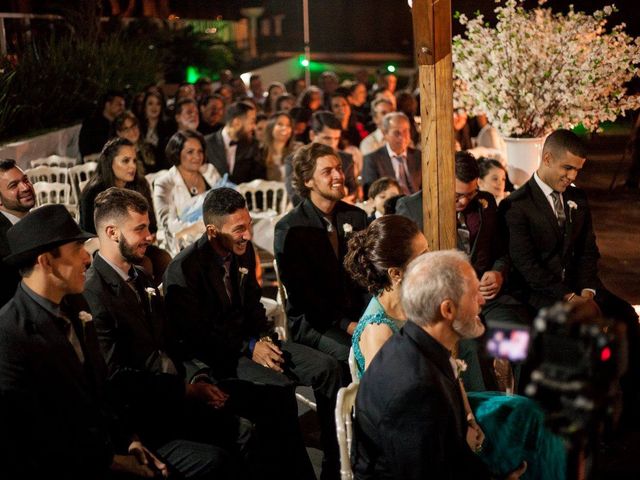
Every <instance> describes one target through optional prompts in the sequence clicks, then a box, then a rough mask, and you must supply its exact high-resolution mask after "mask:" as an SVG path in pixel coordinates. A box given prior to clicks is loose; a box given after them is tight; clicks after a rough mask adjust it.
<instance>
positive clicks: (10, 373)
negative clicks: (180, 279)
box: [0, 205, 167, 479]
mask: <svg viewBox="0 0 640 480" xmlns="http://www.w3.org/2000/svg"><path fill="white" fill-rule="evenodd" d="M91 237H92V235H91V234H88V233H86V232H83V231H82V230H80V228H79V227H78V225H77V224H76V223H75V222H74V220H73V218H71V215H70V214H69V212H68V211H67V210H66V208H65V207H64V206H62V205H46V206H43V207H41V208H38V209H36V210H35V211H33V212H31V213H29V214H28V215H26V216H25V217H24V218H23V219H22V220H21V221H20V222H18V223H17V224H16V225H14V226H13V227H12V228H10V229H9V231H8V232H7V239H8V244H9V248H10V251H11V255H9V256H8V257H6V258H5V261H6V262H7V263H8V264H10V265H13V266H15V267H17V268H18V270H19V271H20V274H21V276H22V281H21V283H20V284H19V286H18V288H17V290H16V293H15V295H14V297H13V298H12V299H11V300H10V301H9V303H7V305H5V307H4V308H3V309H2V310H0V424H1V425H2V428H1V429H0V477H1V478H50V477H53V478H56V477H57V478H65V479H81V478H83V479H84V478H104V477H106V476H107V475H108V474H109V472H112V471H121V472H128V473H132V474H136V475H140V476H146V477H150V476H153V475H154V474H156V473H161V474H163V475H165V476H166V474H167V467H166V465H165V464H164V463H162V462H161V461H160V460H158V459H157V458H156V457H155V456H153V455H152V454H151V453H150V452H149V451H148V450H147V449H146V448H145V447H144V446H143V445H142V444H141V443H140V442H139V441H137V440H135V439H134V437H131V436H130V435H126V434H125V433H124V432H123V429H122V428H121V427H120V424H119V423H118V422H117V421H115V417H114V416H113V415H112V414H111V413H110V408H109V407H108V406H107V404H106V403H105V401H104V393H105V392H104V386H105V382H104V380H105V378H106V368H105V364H104V360H103V359H102V357H101V355H100V351H99V349H98V344H97V339H96V334H95V330H94V328H93V325H92V321H91V316H90V315H89V314H88V313H87V312H86V311H78V308H77V307H75V306H74V305H72V303H73V302H72V301H71V297H69V296H70V295H73V294H79V293H81V292H82V291H83V289H84V278H85V270H86V269H87V267H88V266H89V264H90V257H89V254H88V253H87V251H86V250H85V249H84V242H85V241H86V240H87V239H89V238H91Z"/></svg>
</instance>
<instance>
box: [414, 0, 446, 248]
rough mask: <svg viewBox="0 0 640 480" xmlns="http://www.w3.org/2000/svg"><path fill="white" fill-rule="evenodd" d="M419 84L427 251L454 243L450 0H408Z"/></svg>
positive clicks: (423, 201)
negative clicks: (411, 4) (411, 16)
mask: <svg viewBox="0 0 640 480" xmlns="http://www.w3.org/2000/svg"><path fill="white" fill-rule="evenodd" d="M412 14H413V37H414V45H415V51H416V64H417V65H418V72H419V83H420V117H421V125H422V127H421V150H422V192H423V195H422V212H423V220H424V234H425V236H426V237H427V240H428V242H429V247H430V249H431V250H444V249H450V248H455V247H456V217H455V215H456V213H455V170H454V164H455V162H454V155H455V148H454V142H455V140H454V135H453V68H452V65H451V0H413V12H412Z"/></svg>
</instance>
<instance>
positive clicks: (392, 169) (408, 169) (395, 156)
mask: <svg viewBox="0 0 640 480" xmlns="http://www.w3.org/2000/svg"><path fill="white" fill-rule="evenodd" d="M382 133H383V134H384V139H385V145H384V146H383V147H381V148H379V149H378V150H376V151H375V152H371V153H370V154H368V155H366V156H365V157H364V165H363V169H362V183H363V185H364V194H365V196H366V195H367V192H368V191H369V186H370V185H371V184H372V183H373V182H374V181H376V180H377V179H378V178H380V177H391V178H395V179H396V180H397V181H398V183H399V184H400V189H401V193H402V194H403V195H411V194H412V193H415V192H417V191H418V190H420V189H421V188H422V158H421V156H420V150H416V149H415V148H411V147H410V146H409V144H410V143H411V125H410V123H409V119H408V118H407V116H406V115H405V114H404V113H402V112H392V113H388V114H387V115H385V116H384V118H383V119H382Z"/></svg>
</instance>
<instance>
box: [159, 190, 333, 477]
mask: <svg viewBox="0 0 640 480" xmlns="http://www.w3.org/2000/svg"><path fill="white" fill-rule="evenodd" d="M203 220H204V223H205V225H206V232H205V233H204V234H203V236H202V237H201V238H200V239H199V240H197V241H196V242H195V243H194V244H192V245H190V246H189V247H187V248H185V249H184V250H183V251H182V252H180V253H179V254H178V255H177V256H176V257H175V258H174V260H173V262H171V264H170V265H169V267H168V269H167V272H166V274H165V281H164V288H165V290H166V292H167V293H166V304H167V309H168V312H169V320H170V325H171V327H172V330H173V331H174V332H175V335H176V338H177V339H178V341H179V342H180V348H181V350H182V357H183V358H187V359H191V358H193V359H195V360H197V361H199V362H202V363H204V364H206V365H207V366H209V368H210V372H211V374H212V376H213V377H214V378H217V379H218V380H220V387H221V388H223V389H224V390H225V391H228V393H229V394H230V398H229V401H230V402H233V401H244V402H246V404H247V405H248V409H249V410H250V411H249V413H248V414H244V413H243V412H242V411H240V412H239V414H241V415H242V416H243V417H247V418H250V419H252V417H255V415H256V410H257V409H259V411H258V412H257V413H258V414H261V415H262V420H263V421H264V423H263V424H264V425H270V428H268V429H266V430H265V431H264V432H262V435H263V437H262V438H266V439H270V442H268V443H267V442H263V451H264V453H265V455H268V456H269V457H271V458H272V459H273V460H274V461H273V462H272V463H275V464H276V465H277V464H278V462H277V461H276V460H277V459H279V458H280V456H281V454H282V452H287V453H288V454H289V455H290V456H289V458H288V461H287V462H285V463H281V465H282V467H281V468H280V469H279V470H278V471H273V472H272V473H271V474H272V475H274V476H275V475H276V473H277V474H278V475H277V478H296V479H297V478H300V479H303V478H310V477H312V476H313V471H312V468H311V464H310V462H309V459H308V457H307V453H306V451H305V450H304V444H303V442H302V436H301V433H300V429H299V425H298V418H297V417H298V411H297V405H296V399H295V392H294V389H295V386H296V385H298V384H303V385H311V386H313V388H314V394H315V397H316V402H317V406H318V416H319V419H320V423H321V433H322V438H321V440H322V444H323V450H324V458H323V468H322V478H327V479H329V478H337V476H338V472H339V468H338V452H337V441H336V436H335V421H334V416H333V412H334V408H335V397H336V395H337V391H338V389H339V388H340V386H341V385H342V378H341V369H340V366H339V365H338V362H337V361H336V360H335V359H334V358H332V357H330V356H329V355H325V354H323V353H321V352H318V351H316V350H313V349H311V348H308V347H306V346H304V345H299V344H296V343H293V342H280V341H279V340H277V338H275V337H274V336H273V326H272V325H270V324H269V323H268V321H267V317H266V314H265V310H264V307H263V306H262V304H261V302H260V297H261V290H260V286H259V285H258V283H257V280H256V276H255V258H256V257H255V252H254V250H253V247H252V245H251V238H252V234H251V216H250V214H249V211H248V210H247V207H246V202H245V199H244V197H243V196H242V195H241V194H239V193H238V192H236V191H235V190H233V189H230V188H218V189H214V190H211V191H210V192H209V193H208V194H207V196H206V198H205V200H204V205H203ZM238 379H239V380H243V381H245V383H249V382H251V383H249V385H248V387H247V388H245V389H244V390H243V392H240V393H237V392H236V391H234V388H235V387H237V383H238ZM234 380H235V381H234ZM258 436H260V432H258ZM274 478H275V477H274Z"/></svg>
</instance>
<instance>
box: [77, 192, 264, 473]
mask: <svg viewBox="0 0 640 480" xmlns="http://www.w3.org/2000/svg"><path fill="white" fill-rule="evenodd" d="M94 217H95V225H96V230H97V232H98V239H99V240H100V249H99V251H98V253H97V254H96V256H95V258H94V261H93V264H92V265H91V267H90V268H89V269H88V270H87V275H86V284H85V291H84V296H85V298H86V300H87V302H88V303H89V305H90V307H91V311H92V313H93V321H94V324H95V327H96V331H97V334H98V341H99V344H100V349H101V351H102V354H103V356H104V357H105V359H106V362H107V367H108V373H109V379H110V385H111V387H112V390H113V391H114V392H115V395H114V396H113V398H114V404H115V405H116V408H117V409H118V410H119V411H121V412H122V416H123V418H128V419H130V421H131V423H132V425H134V426H135V428H136V431H137V432H138V433H139V435H140V436H141V438H142V439H144V441H145V443H147V444H149V445H150V446H152V447H153V448H156V449H158V452H159V453H160V454H166V453H168V451H167V449H170V451H171V452H172V453H173V454H175V455H177V456H178V457H179V458H181V459H183V460H182V461H179V462H174V464H173V467H174V468H175V469H176V470H177V471H178V472H180V474H181V475H182V476H183V477H184V478H210V477H211V476H212V475H215V476H216V478H244V477H243V475H244V474H243V472H242V471H241V469H240V468H239V464H240V461H239V460H240V459H239V457H240V456H242V455H244V453H245V447H246V443H247V441H248V438H249V437H250V430H251V425H250V423H249V422H248V421H247V420H244V419H240V418H237V417H235V416H233V415H231V414H230V413H228V412H226V411H224V410H222V407H224V405H225V402H226V401H227V399H228V395H227V394H226V393H224V392H223V391H222V390H221V389H220V388H218V387H217V386H215V385H213V384H212V383H211V381H210V380H209V379H207V378H206V377H205V376H202V377H201V378H199V379H197V381H191V382H188V383H187V382H185V369H184V367H183V365H182V362H181V361H180V359H179V358H178V356H177V355H176V353H175V352H176V349H175V347H174V345H172V343H171V336H170V334H169V331H168V328H167V319H166V315H165V309H164V303H163V300H162V296H161V295H160V292H158V291H157V290H156V288H155V287H154V283H153V280H152V279H151V278H149V277H148V276H147V275H146V273H145V272H144V270H143V269H142V268H140V267H138V266H136V263H139V261H140V259H141V258H142V257H143V256H144V254H145V251H146V249H147V247H148V246H149V245H150V244H151V241H152V235H151V233H150V232H149V205H148V203H147V201H146V199H145V198H144V197H143V196H142V195H141V194H139V193H137V192H135V191H133V190H127V189H120V188H116V187H112V188H109V189H108V190H106V191H104V192H102V193H100V194H98V196H97V197H96V200H95V214H94Z"/></svg>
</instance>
